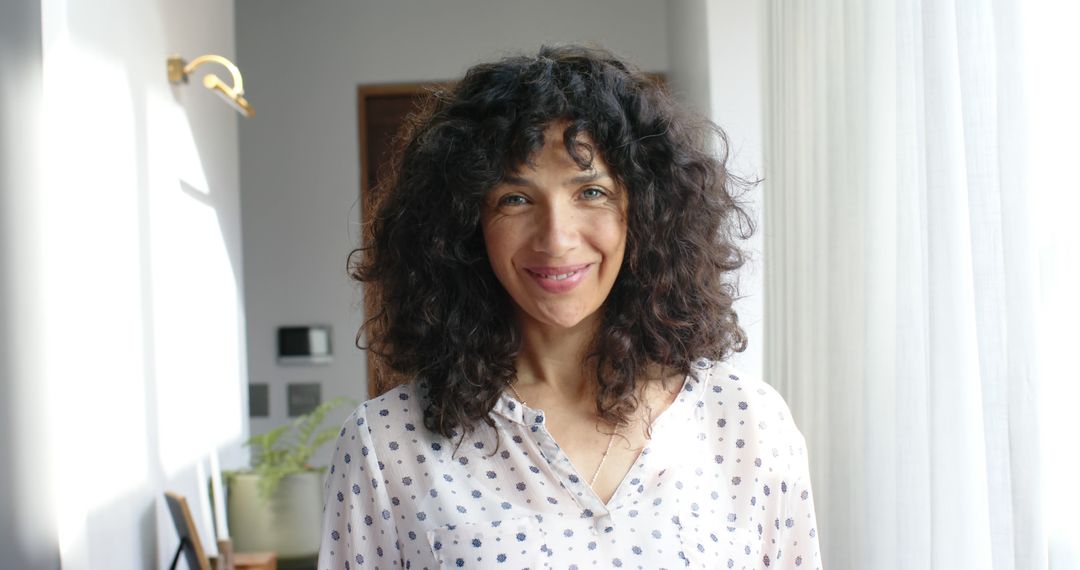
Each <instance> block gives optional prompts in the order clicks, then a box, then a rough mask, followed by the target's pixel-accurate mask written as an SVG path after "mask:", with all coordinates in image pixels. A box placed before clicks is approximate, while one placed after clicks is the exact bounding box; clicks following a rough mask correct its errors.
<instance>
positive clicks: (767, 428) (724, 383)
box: [692, 359, 805, 446]
mask: <svg viewBox="0 0 1080 570" xmlns="http://www.w3.org/2000/svg"><path fill="white" fill-rule="evenodd" d="M692 372H693V374H694V376H695V379H696V380H697V384H698V386H700V389H701V394H700V397H701V404H700V407H702V408H703V409H704V411H705V413H707V414H709V415H710V416H713V417H715V418H716V425H717V426H718V427H720V428H725V427H730V428H732V429H735V430H740V431H754V432H760V433H765V432H769V433H770V434H771V436H772V438H773V439H774V440H778V439H784V440H788V441H789V442H790V443H792V444H796V443H797V444H799V445H800V446H802V445H804V441H805V440H804V438H803V436H802V433H801V432H800V431H799V429H798V427H797V426H796V425H795V421H794V419H793V418H792V415H791V409H790V408H789V406H788V404H787V402H786V401H785V400H784V397H783V396H782V395H781V394H780V392H779V391H777V389H776V388H774V387H773V386H771V385H770V384H768V383H767V382H765V381H763V380H761V379H760V378H757V377H756V376H754V375H752V374H747V373H745V372H744V371H740V370H739V369H738V368H736V367H735V366H733V365H732V364H731V363H729V362H724V361H713V360H708V359H700V360H698V361H696V362H695V363H694V367H693V371H692ZM778 443H779V442H778Z"/></svg>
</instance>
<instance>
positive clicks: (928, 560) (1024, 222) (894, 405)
mask: <svg viewBox="0 0 1080 570" xmlns="http://www.w3.org/2000/svg"><path fill="white" fill-rule="evenodd" d="M1017 6H1018V3H1017V2H1015V1H1007V0H933V1H930V0H923V1H921V2H920V1H918V0H915V1H909V0H881V1H874V2H870V1H856V0H846V1H845V0H807V1H803V2H784V1H782V0H770V1H769V2H768V3H767V8H766V18H765V26H766V29H765V37H766V40H765V42H766V49H765V52H764V53H765V62H766V69H765V86H764V87H765V89H764V92H765V94H766V95H765V96H766V98H767V101H766V104H765V106H764V109H765V110H766V118H765V130H766V133H765V137H764V141H765V178H766V180H767V181H768V186H767V188H766V193H767V194H766V196H765V216H766V217H765V224H764V226H765V228H767V232H768V233H767V234H766V236H765V262H766V271H765V275H766V278H765V280H766V282H765V306H766V317H765V333H766V350H765V374H766V378H768V379H769V380H770V381H771V382H772V383H774V384H775V385H776V386H777V387H778V388H779V389H780V390H781V392H782V393H783V394H784V395H785V397H787V398H788V401H789V402H790V403H791V404H792V411H793V413H794V414H795V416H796V419H797V420H798V422H799V424H800V426H801V427H802V429H803V432H804V434H805V435H806V437H807V441H808V444H809V447H810V452H811V467H812V476H813V478H814V485H815V489H816V490H817V493H816V496H817V502H818V516H819V526H820V527H821V541H822V548H823V561H824V564H825V566H826V567H827V568H851V569H861V568H874V569H875V570H877V569H890V568H895V569H943V570H944V569H949V570H951V569H958V568H964V569H968V568H971V569H981V568H987V569H990V568H993V569H995V570H1005V569H1009V570H1012V569H1015V570H1037V569H1043V568H1048V567H1050V566H1048V560H1047V549H1046V538H1045V529H1044V528H1043V524H1042V520H1043V513H1042V503H1041V497H1042V493H1041V491H1040V481H1041V480H1042V473H1041V472H1040V469H1039V466H1040V465H1041V464H1042V463H1041V457H1040V451H1039V450H1040V426H1039V415H1038V405H1039V404H1038V402H1039V396H1040V394H1039V378H1038V366H1037V365H1038V362H1037V347H1038V339H1037V332H1038V330H1037V327H1036V326H1035V324H1034V323H1033V318H1032V315H1034V314H1035V313H1036V311H1037V307H1036V304H1037V299H1036V290H1035V286H1034V283H1035V281H1034V280H1033V276H1034V275H1036V274H1037V273H1038V269H1037V258H1038V255H1037V252H1036V247H1035V243H1034V241H1033V238H1032V236H1033V235H1034V231H1035V228H1036V225H1035V224H1034V222H1033V208H1032V192H1031V189H1030V184H1029V183H1028V172H1027V165H1026V162H1025V159H1024V157H1025V152H1024V151H1025V145H1026V141H1027V132H1026V129H1025V124H1026V123H1025V109H1026V107H1025V104H1026V103H1025V96H1026V95H1025V92H1024V91H1023V89H1022V88H1021V87H1020V86H1021V85H1022V84H1023V76H1022V75H1023V73H1022V72H1023V61H1022V57H1021V49H1020V48H1021V44H1022V39H1023V38H1022V35H1021V32H1022V21H1021V18H1020V17H1019V16H1018V13H1019V9H1018V7H1017ZM1062 567H1064V566H1062Z"/></svg>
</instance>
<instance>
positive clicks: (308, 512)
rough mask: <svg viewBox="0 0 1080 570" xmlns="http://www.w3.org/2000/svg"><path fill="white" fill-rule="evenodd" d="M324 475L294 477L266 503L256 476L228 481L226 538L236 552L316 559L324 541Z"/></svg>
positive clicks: (241, 475) (284, 481) (240, 475)
mask: <svg viewBox="0 0 1080 570" xmlns="http://www.w3.org/2000/svg"><path fill="white" fill-rule="evenodd" d="M325 479H326V472H325V471H324V470H319V471H307V472H303V473H294V474H292V475H288V476H286V477H285V478H283V479H282V480H281V484H280V485H278V488H277V491H276V492H275V493H274V495H273V496H272V497H271V498H270V500H269V501H264V500H263V499H262V497H260V496H259V476H258V475H255V474H253V473H237V474H234V475H232V477H230V479H229V493H228V498H229V505H228V513H229V532H230V534H231V538H232V540H233V549H234V550H235V551H236V552H269V551H272V552H276V553H277V555H278V558H300V557H305V556H313V555H317V554H318V552H319V544H320V539H321V538H322V515H323V483H324V482H325Z"/></svg>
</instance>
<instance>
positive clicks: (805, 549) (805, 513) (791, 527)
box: [772, 434, 821, 570]
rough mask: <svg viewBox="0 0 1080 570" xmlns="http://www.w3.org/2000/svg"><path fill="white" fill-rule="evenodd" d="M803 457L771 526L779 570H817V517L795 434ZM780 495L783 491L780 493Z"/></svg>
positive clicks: (776, 566)
mask: <svg viewBox="0 0 1080 570" xmlns="http://www.w3.org/2000/svg"><path fill="white" fill-rule="evenodd" d="M798 440H799V443H800V444H801V445H802V453H801V454H800V455H798V457H799V458H800V459H801V461H796V462H795V465H797V466H798V467H796V469H794V472H793V473H792V475H793V476H792V477H791V481H792V482H791V484H790V488H789V489H787V492H786V493H784V492H782V493H781V495H782V497H783V499H782V502H783V505H782V509H781V511H780V512H781V513H782V515H781V518H779V519H777V520H776V521H775V523H774V530H775V531H776V554H775V556H776V559H775V561H776V563H775V564H773V566H772V567H773V568H777V569H780V570H820V569H821V554H820V549H819V546H818V535H817V516H816V515H815V514H814V494H813V492H812V491H811V489H810V468H809V465H808V464H807V460H806V451H805V450H806V443H805V439H803V437H802V434H798ZM782 491H783V489H782Z"/></svg>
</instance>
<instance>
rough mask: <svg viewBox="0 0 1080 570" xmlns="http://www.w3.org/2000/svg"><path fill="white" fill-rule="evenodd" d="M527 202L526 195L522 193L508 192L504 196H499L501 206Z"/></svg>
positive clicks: (518, 204)
mask: <svg viewBox="0 0 1080 570" xmlns="http://www.w3.org/2000/svg"><path fill="white" fill-rule="evenodd" d="M525 203H526V200H525V197H524V196H522V195H521V194H507V195H506V196H503V197H502V198H499V202H498V205H500V206H522V205H524V204H525Z"/></svg>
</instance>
